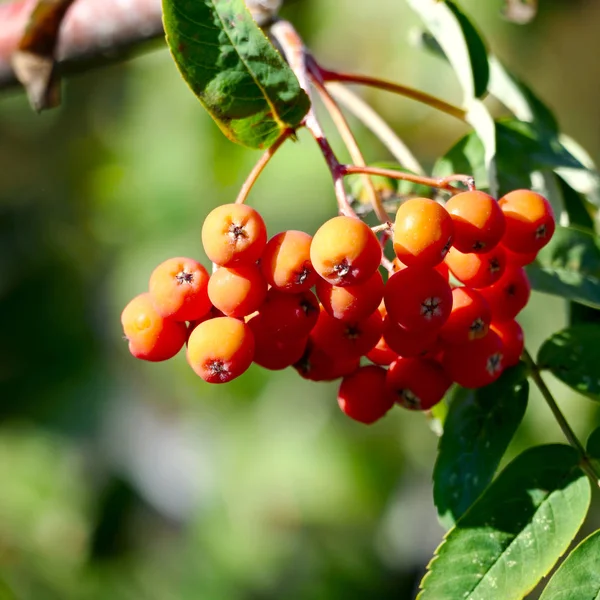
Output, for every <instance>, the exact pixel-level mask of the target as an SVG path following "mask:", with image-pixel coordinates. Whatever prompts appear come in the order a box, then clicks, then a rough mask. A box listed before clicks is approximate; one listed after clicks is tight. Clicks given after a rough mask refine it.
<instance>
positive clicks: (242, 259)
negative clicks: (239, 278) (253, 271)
mask: <svg viewBox="0 0 600 600" xmlns="http://www.w3.org/2000/svg"><path fill="white" fill-rule="evenodd" d="M266 244H267V228H266V226H265V222H264V221H263V219H262V217H261V216H260V214H258V212H257V211H256V210H254V209H253V208H252V207H250V206H246V205H245V204H223V205H222V206H218V207H217V208H215V209H214V210H213V211H211V212H210V213H209V214H208V216H207V217H206V219H205V220H204V223H203V225H202V245H203V246H204V251H205V252H206V255H207V256H208V258H209V259H210V260H211V261H212V262H214V263H215V264H217V265H220V266H222V267H231V266H239V265H249V264H252V263H254V262H256V261H257V260H258V259H259V258H260V256H261V254H262V252H263V250H264V249H265V246H266Z"/></svg>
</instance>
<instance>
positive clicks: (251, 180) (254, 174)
mask: <svg viewBox="0 0 600 600" xmlns="http://www.w3.org/2000/svg"><path fill="white" fill-rule="evenodd" d="M293 134H294V130H293V129H285V130H284V131H283V133H282V134H281V135H280V136H279V137H278V138H277V139H276V140H275V141H274V142H273V143H272V144H271V146H269V148H267V149H266V150H265V151H264V153H263V155H262V156H261V157H260V158H259V159H258V162H257V163H256V164H255V165H254V167H253V168H252V171H250V173H249V174H248V177H246V181H244V183H243V185H242V188H241V189H240V191H239V193H238V195H237V198H236V199H235V203H236V204H243V203H244V202H245V201H246V198H247V197H248V194H249V193H250V190H251V189H252V187H253V186H254V184H255V183H256V181H257V180H258V178H259V177H260V174H261V173H262V172H263V169H264V168H265V167H266V166H267V164H268V163H269V161H270V160H271V158H273V156H274V155H275V152H277V150H278V149H279V147H280V146H281V145H282V144H283V142H285V141H286V140H287V139H288V138H289V137H291V136H292V135H293Z"/></svg>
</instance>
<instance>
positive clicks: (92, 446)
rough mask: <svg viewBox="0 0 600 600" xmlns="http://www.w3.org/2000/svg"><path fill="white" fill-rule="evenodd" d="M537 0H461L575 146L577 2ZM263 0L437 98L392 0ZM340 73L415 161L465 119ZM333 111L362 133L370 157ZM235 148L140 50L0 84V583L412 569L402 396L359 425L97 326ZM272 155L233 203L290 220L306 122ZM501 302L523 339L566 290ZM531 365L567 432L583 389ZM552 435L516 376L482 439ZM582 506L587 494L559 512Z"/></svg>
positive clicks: (145, 586) (410, 572)
mask: <svg viewBox="0 0 600 600" xmlns="http://www.w3.org/2000/svg"><path fill="white" fill-rule="evenodd" d="M541 4H542V5H541V7H540V14H539V16H538V19H537V20H536V21H534V22H533V23H532V24H531V25H528V26H525V27H523V26H516V25H512V24H509V23H507V22H504V21H502V20H500V19H499V18H498V10H499V8H500V5H501V3H500V2H485V3H484V2H478V1H476V0H468V1H467V0H464V1H463V2H460V5H461V6H462V7H463V8H464V9H465V11H466V12H468V14H469V15H470V16H472V18H473V19H474V21H475V22H476V23H477V24H478V25H479V27H480V28H481V29H482V30H483V31H484V32H485V33H486V36H487V39H488V42H489V43H490V46H491V47H492V49H493V50H494V53H495V54H496V55H497V56H498V57H499V58H500V59H502V61H503V62H504V63H505V64H507V65H508V66H509V67H510V68H511V69H512V70H514V71H515V72H516V73H517V74H518V75H519V76H520V77H522V78H523V79H524V80H525V81H527V82H528V83H529V84H530V85H531V86H532V88H533V89H534V90H535V91H536V93H537V94H538V95H539V96H540V97H541V98H542V99H544V100H545V101H546V102H547V103H548V104H549V105H550V106H551V107H552V108H553V109H554V111H555V114H556V115H557V116H558V119H559V121H560V123H561V126H562V129H563V130H564V131H566V132H567V133H568V134H569V135H571V136H572V137H573V138H575V139H577V140H578V141H579V142H580V143H581V144H582V145H583V146H584V147H585V148H586V149H587V150H588V151H589V152H590V154H591V155H592V156H593V157H594V158H598V157H599V155H600V137H599V136H598V131H597V127H596V126H595V124H596V123H597V121H598V115H597V114H596V113H597V110H598V108H597V107H598V106H599V105H600V97H599V95H600V91H599V90H598V88H597V86H596V85H594V84H593V82H594V81H596V79H597V76H598V73H596V71H597V70H598V69H600V67H599V66H598V64H597V61H595V58H594V57H595V55H596V52H594V49H599V48H598V46H599V44H600V41H598V39H597V29H598V27H599V26H600V12H598V10H597V7H596V5H595V3H594V2H592V1H591V0H590V1H587V2H586V1H584V0H579V1H575V0H569V1H566V0H564V1H558V0H554V1H552V2H551V1H547V2H544V3H541ZM284 14H285V15H286V16H288V17H289V18H290V19H291V20H293V21H294V23H296V25H297V26H298V29H299V30H300V32H301V33H302V34H303V35H304V38H305V40H306V42H307V43H308V44H309V45H310V47H311V48H312V49H313V50H314V52H315V54H316V55H317V56H319V57H320V58H321V61H322V62H323V63H324V64H325V65H328V64H331V65H332V66H336V67H340V68H346V69H349V70H353V71H357V72H367V73H374V74H381V75H382V76H389V77H390V78H393V79H396V80H402V81H403V82H406V83H408V84H411V85H414V86H415V87H418V88H421V89H424V90H426V91H430V92H432V93H436V94H438V95H441V96H444V97H445V98H447V99H448V100H450V101H453V102H456V103H460V101H461V97H462V92H461V87H460V85H459V83H457V81H456V80H455V78H454V75H453V73H452V72H451V70H450V69H449V68H447V67H446V66H445V65H444V64H443V63H441V62H440V60H439V59H438V58H436V57H435V56H432V55H430V54H428V53H426V52H423V50H422V49H419V48H416V47H415V45H414V43H413V40H414V37H415V36H414V32H415V29H414V28H415V26H416V25H417V24H418V21H417V18H416V17H415V16H414V15H413V14H412V12H411V11H410V10H409V8H408V7H407V6H405V5H404V3H402V2H400V3H399V2H396V1H394V0H377V3H376V9H375V8H374V7H373V6H372V4H371V3H365V2H358V1H357V0H348V1H347V2H344V3H343V11H342V10H341V9H340V3H339V2H336V1H335V0H318V1H317V0H297V1H295V2H291V3H290V4H289V5H288V6H287V7H286V8H285V9H284ZM374 32H376V35H374ZM374 39H377V43H375V42H374ZM358 48H360V51H357V49H358ZM365 95H366V97H367V98H368V99H369V100H370V101H372V102H373V103H374V104H375V105H376V106H377V108H379V109H380V110H381V112H382V113H383V115H384V116H386V118H388V119H389V120H390V121H391V122H392V123H393V125H394V126H395V128H396V129H397V130H398V131H399V132H400V134H401V135H402V137H403V138H404V139H405V141H407V142H408V143H409V145H410V146H411V148H413V149H414V151H415V152H416V153H417V155H418V156H419V157H420V158H421V159H422V160H423V162H424V163H425V164H426V165H427V166H428V167H432V166H433V164H434V162H435V160H436V158H437V157H438V156H440V155H442V154H444V153H445V152H446V151H447V150H448V149H449V148H450V146H451V145H453V144H454V143H455V141H456V140H457V139H458V138H459V137H460V136H461V135H463V134H465V133H467V128H466V126H462V125H461V124H457V123H456V122H455V121H453V120H450V119H449V118H448V117H446V116H444V115H441V116H440V115H437V114H434V113H432V111H431V110H430V109H428V108H426V107H421V106H419V105H417V104H414V103H412V102H410V101H408V100H403V99H398V98H395V97H390V96H386V95H383V94H380V93H378V92H375V91H368V90H365ZM490 107H491V108H492V109H493V110H494V112H495V113H496V114H500V113H501V111H500V107H499V105H496V104H494V103H490ZM357 130H358V132H359V141H360V142H361V145H362V146H363V148H364V150H365V153H366V154H367V155H368V156H369V157H371V158H372V159H374V160H385V159H387V158H388V157H387V155H386V154H385V152H384V151H383V149H382V148H381V147H379V146H378V145H377V144H376V143H375V142H374V141H373V139H372V138H371V137H370V136H368V135H367V134H366V133H365V132H364V131H362V130H361V129H360V127H358V129H357ZM334 140H335V137H334ZM256 158H257V153H255V152H252V151H250V150H246V149H243V148H241V147H238V146H236V145H234V144H232V143H231V142H229V141H228V140H227V139H225V138H224V137H223V136H222V134H221V132H220V131H219V129H218V128H217V126H216V125H215V124H214V122H213V121H212V120H211V119H210V117H209V116H208V115H207V114H206V113H205V112H204V111H203V110H202V108H201V107H200V106H199V104H198V102H197V100H196V99H195V98H194V97H193V96H192V95H191V94H190V93H189V90H188V89H187V88H186V86H185V85H183V83H182V82H181V79H180V77H179V75H178V73H177V71H176V69H175V68H174V66H173V62H172V60H171V58H170V57H169V55H168V53H167V52H165V51H160V52H157V53H155V54H151V55H147V56H144V57H141V58H139V59H136V60H135V61H133V62H131V63H129V64H126V65H121V66H117V67H111V68H109V69H105V70H102V71H98V72H94V73H90V74H88V75H85V76H82V77H79V78H77V79H74V80H71V81H70V82H68V85H67V88H66V90H65V103H64V105H63V107H62V108H61V109H59V110H58V111H55V112H50V113H47V114H44V115H43V116H39V117H38V116H36V115H34V114H33V113H32V112H31V111H30V109H29V108H28V106H27V103H26V100H25V98H24V97H23V96H20V95H10V96H5V97H3V98H2V101H1V103H0V164H1V165H2V169H0V248H1V251H0V305H1V308H0V415H1V421H0V472H2V475H3V477H2V482H3V485H2V492H1V493H0V572H1V575H2V577H3V578H4V580H5V581H6V583H7V584H8V587H10V588H11V589H12V590H14V593H15V595H16V597H17V598H19V599H30V598H31V599H35V600H46V599H48V600H51V599H54V598H56V599H60V600H65V599H66V600H70V599H73V600H79V599H85V600H87V599H89V600H95V599H100V598H107V597H110V598H114V599H115V600H121V599H123V600H129V599H138V598H144V599H146V598H148V599H151V600H154V599H157V600H168V599H169V598H174V599H175V598H176V599H183V600H186V599H188V598H189V599H195V598H207V599H210V600H213V599H215V600H218V599H221V598H222V599H227V600H229V599H236V598H239V599H255V598H256V599H258V598H261V599H262V598H264V599H268V598H276V597H280V596H281V595H282V594H283V593H284V594H285V596H286V597H287V598H292V599H294V598H298V599H305V598H307V599H325V598H327V599H330V598H333V599H335V598H347V597H349V595H351V596H352V598H358V599H360V598H365V599H366V598H369V599H372V598H388V597H391V596H392V595H393V596H395V597H401V598H403V597H412V595H413V594H414V590H415V587H416V584H417V583H418V581H419V579H420V578H421V576H422V574H423V571H424V568H425V564H426V562H427V561H428V560H429V558H430V556H431V554H432V553H433V550H434V549H435V547H436V546H437V545H438V543H439V540H440V538H441V536H442V535H443V531H444V530H443V529H442V528H441V526H440V525H438V522H437V518H436V511H435V508H434V506H433V498H432V492H431V481H430V480H431V474H432V471H433V465H434V461H435V452H436V447H437V441H438V440H437V438H436V436H435V435H434V434H433V433H431V431H430V429H429V426H428V424H427V422H426V420H425V418H424V417H423V416H422V415H420V414H412V413H408V412H406V411H392V412H391V413H390V415H389V416H388V417H386V419H384V421H383V422H381V423H380V424H378V425H375V426H374V427H371V428H367V427H364V426H361V425H359V424H355V423H353V422H351V421H350V420H349V419H347V418H345V417H344V416H343V415H341V413H339V410H338V409H337V406H336V403H335V384H333V385H324V384H313V383H310V382H307V381H303V380H300V379H299V378H297V376H295V374H293V373H287V372H285V373H277V374H271V373H267V372H265V371H261V370H260V369H258V368H254V367H253V368H252V369H251V370H250V372H248V373H247V374H246V375H244V376H243V377H242V378H240V379H239V380H237V381H235V382H234V383H231V384H229V385H228V386H226V387H210V386H208V385H206V384H204V383H202V382H201V381H200V380H199V379H198V378H196V377H195V375H193V373H191V371H190V370H189V369H188V368H187V367H186V365H185V364H184V363H185V361H184V359H183V357H179V358H178V359H176V360H175V361H171V362H170V363H169V364H160V365H149V364H142V363H140V362H138V361H134V360H133V359H132V358H131V357H130V356H129V355H128V353H127V349H126V345H125V344H124V342H123V340H122V339H121V337H120V336H121V333H120V327H119V322H118V317H119V314H120V311H121V309H122V306H123V305H124V304H125V303H126V302H127V300H128V299H129V298H130V297H131V296H132V295H133V294H135V293H137V291H139V290H141V289H143V288H144V287H145V285H146V281H147V277H148V275H149V273H150V271H151V269H152V268H153V266H154V265H156V264H158V263H159V262H160V261H161V260H163V259H164V258H167V257H169V256H174V255H191V256H198V257H200V258H203V257H202V255H201V247H200V239H199V231H200V226H201V222H202V220H203V218H204V216H205V215H206V214H207V213H208V212H209V210H210V209H211V208H213V207H214V206H216V205H217V204H220V203H223V202H229V201H232V200H233V198H234V196H235V193H236V191H237V189H238V188H239V185H240V184H241V182H242V181H243V179H244V177H245V175H246V173H247V172H248V170H249V169H250V168H251V165H252V164H253V163H254V161H255V160H256ZM273 162H274V164H273V165H270V166H269V168H268V169H267V171H266V172H265V174H264V176H263V177H262V178H261V180H260V181H259V183H258V184H257V186H256V189H255V190H254V191H253V194H252V197H251V199H250V202H251V203H252V204H253V205H254V206H255V207H257V208H258V209H259V210H260V211H261V213H262V214H263V215H264V216H265V218H266V221H267V225H268V227H269V230H270V232H276V231H279V230H281V229H284V228H291V227H294V228H298V229H305V230H307V231H309V232H313V231H314V230H315V229H316V228H317V227H318V225H319V224H320V223H321V222H323V221H324V220H325V219H327V218H328V217H330V216H331V215H332V214H333V213H334V212H335V199H334V197H333V193H332V190H331V185H330V181H329V174H328V172H327V171H326V168H325V166H324V164H323V163H322V158H321V157H320V156H319V154H318V152H317V151H316V148H315V147H314V145H313V142H312V140H310V139H309V137H308V136H307V135H306V134H305V133H304V132H301V134H300V142H299V143H298V144H286V145H285V147H284V148H282V149H281V150H280V151H279V153H278V154H277V156H276V157H275V158H274V160H273ZM520 320H521V322H522V324H523V325H524V326H525V328H526V331H527V335H528V339H529V346H530V348H531V350H532V351H534V352H535V351H536V350H537V346H538V345H539V344H540V343H541V341H542V340H544V339H545V338H546V337H547V336H548V335H549V334H550V333H552V332H555V331H558V330H560V329H562V328H563V327H564V326H565V325H566V324H567V308H566V307H565V303H564V302H562V301H561V300H559V299H556V298H550V297H548V296H543V295H540V294H534V297H533V300H532V302H531V303H530V305H529V306H528V307H527V309H526V310H525V311H524V312H523V313H522V317H520ZM547 355H548V357H549V358H548V360H549V361H550V360H552V357H553V353H552V348H549V349H548V350H547ZM551 383H552V389H553V390H554V391H555V392H556V394H557V396H558V397H559V398H560V400H561V405H562V406H563V407H564V410H565V412H566V413H567V416H568V417H569V419H570V421H571V422H572V423H573V424H574V426H575V429H576V431H577V433H578V434H579V435H580V437H581V438H582V439H585V437H586V436H587V434H588V433H589V432H590V431H591V430H592V429H593V428H594V427H595V426H597V425H599V424H600V414H599V413H598V410H597V404H595V403H593V402H590V401H587V400H585V399H581V398H580V397H575V395H574V393H573V392H571V391H569V389H568V388H567V387H566V386H564V385H563V384H562V383H560V382H559V381H558V380H553V381H552V382H551ZM591 392H593V393H596V392H597V390H591ZM557 441H558V442H563V439H562V437H561V433H560V431H559V429H558V427H557V425H556V423H555V422H554V421H553V419H552V417H551V415H550V414H549V411H548V410H547V408H546V407H545V405H544V404H542V402H541V401H540V399H539V397H538V396H537V393H536V392H535V391H534V390H532V392H531V398H530V401H529V403H528V407H527V411H526V414H525V417H524V420H523V422H522V423H521V425H520V426H519V429H518V432H517V436H516V438H515V439H514V440H513V442H512V443H511V445H510V446H509V448H508V452H507V455H506V456H505V458H504V459H503V463H502V464H505V463H506V462H508V461H509V460H511V459H512V458H514V456H515V455H516V454H517V453H519V452H520V451H522V450H523V449H524V448H525V447H526V446H529V445H531V444H539V443H546V442H557ZM593 506H594V504H592V507H593ZM596 510H597V509H596ZM599 525H600V514H598V513H593V514H592V516H591V518H590V519H589V520H588V523H587V525H586V527H588V529H587V530H584V531H582V534H581V535H582V536H585V534H586V533H589V532H590V531H591V530H592V529H594V528H597V527H598V526H599ZM594 526H595V527H594ZM566 570H567V571H568V569H566ZM2 594H4V596H5V597H6V598H10V597H11V594H10V592H8V591H6V592H4V591H3V588H2V586H0V598H3V595H2Z"/></svg>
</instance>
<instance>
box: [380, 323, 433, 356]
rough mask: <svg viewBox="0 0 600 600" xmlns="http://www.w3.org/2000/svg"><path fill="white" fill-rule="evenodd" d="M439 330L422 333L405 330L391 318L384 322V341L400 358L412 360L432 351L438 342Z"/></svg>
mask: <svg viewBox="0 0 600 600" xmlns="http://www.w3.org/2000/svg"><path fill="white" fill-rule="evenodd" d="M437 338H438V332H437V330H435V329H434V330H431V331H421V330H417V331H415V330H411V329H405V328H404V327H402V326H400V325H397V324H396V323H394V322H393V321H392V320H391V319H390V318H389V316H388V317H385V318H384V320H383V339H384V340H385V342H386V344H387V345H388V347H389V348H390V349H391V350H392V351H393V352H395V353H396V355H398V356H402V357H404V358H410V357H412V356H420V355H422V354H425V353H426V352H429V351H430V350H432V349H433V348H434V347H435V345H436V342H437Z"/></svg>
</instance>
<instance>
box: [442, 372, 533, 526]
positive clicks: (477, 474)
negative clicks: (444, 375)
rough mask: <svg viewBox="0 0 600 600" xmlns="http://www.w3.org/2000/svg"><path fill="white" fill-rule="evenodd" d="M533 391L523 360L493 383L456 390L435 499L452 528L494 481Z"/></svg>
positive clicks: (447, 424)
mask: <svg viewBox="0 0 600 600" xmlns="http://www.w3.org/2000/svg"><path fill="white" fill-rule="evenodd" d="M528 394H529V384H528V381H527V372H526V369H525V367H524V366H523V365H518V366H516V367H513V368H511V369H508V370H507V371H505V373H503V375H502V377H501V378H500V379H499V380H498V381H496V382H495V383H493V384H492V385H488V386H486V387H484V388H481V389H478V390H467V389H463V388H458V389H457V391H456V392H455V393H454V394H453V398H452V400H451V405H450V411H449V413H448V416H447V418H446V421H445V424H444V433H443V435H442V437H441V439H440V443H439V448H438V457H437V460H436V463H435V468H434V471H433V499H434V502H435V505H436V507H437V510H438V515H439V518H440V521H441V522H442V524H443V525H445V526H447V527H451V526H452V525H453V524H454V522H455V521H456V520H457V519H458V518H459V517H461V516H462V515H463V514H464V512H465V511H466V510H467V509H468V508H469V506H471V504H473V502H474V501H475V500H476V499H477V498H478V497H479V495H480V494H481V492H483V490H484V489H485V488H486V487H487V485H488V484H489V482H490V481H491V480H492V477H493V476H494V473H495V472H496V469H497V468H498V464H499V463H500V459H501V458H502V456H503V455H504V452H505V451H506V448H507V446H508V444H509V443H510V441H511V439H512V437H513V435H514V434H515V431H516V430H517V427H518V426H519V423H520V422H521V420H522V419H523V415H524V414H525V409H526V407H527V397H528Z"/></svg>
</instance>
